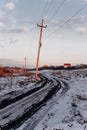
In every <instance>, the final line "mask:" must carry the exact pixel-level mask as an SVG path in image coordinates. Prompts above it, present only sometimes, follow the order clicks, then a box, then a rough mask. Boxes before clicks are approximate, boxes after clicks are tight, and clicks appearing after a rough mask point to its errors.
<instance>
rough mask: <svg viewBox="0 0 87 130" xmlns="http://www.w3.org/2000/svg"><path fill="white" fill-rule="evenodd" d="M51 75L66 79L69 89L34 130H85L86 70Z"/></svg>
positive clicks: (86, 111) (56, 72) (86, 110)
mask: <svg viewBox="0 0 87 130" xmlns="http://www.w3.org/2000/svg"><path fill="white" fill-rule="evenodd" d="M53 74H54V75H57V77H59V79H62V78H64V79H68V82H69V85H70V89H69V90H68V91H67V92H66V93H65V94H64V95H63V96H61V97H60V98H59V99H58V100H56V102H55V103H54V105H53V107H52V108H51V109H50V110H49V111H48V113H47V114H46V115H45V116H44V117H43V119H42V120H41V121H40V122H39V124H38V125H37V127H36V128H35V129H34V130H87V69H83V70H74V71H55V72H53ZM56 96H57V95H56Z"/></svg>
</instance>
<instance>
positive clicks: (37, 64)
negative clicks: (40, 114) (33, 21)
mask: <svg viewBox="0 0 87 130" xmlns="http://www.w3.org/2000/svg"><path fill="white" fill-rule="evenodd" d="M43 24H44V20H43V19H42V22H41V25H38V24H37V27H40V37H39V45H38V54H37V63H36V80H38V66H39V57H40V48H41V45H42V44H41V41H42V32H43V28H46V27H47V25H46V26H44V25H43Z"/></svg>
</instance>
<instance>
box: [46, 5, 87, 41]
mask: <svg viewBox="0 0 87 130" xmlns="http://www.w3.org/2000/svg"><path fill="white" fill-rule="evenodd" d="M86 6H87V4H85V5H84V6H83V7H81V8H80V9H79V10H78V11H77V12H75V13H74V14H73V15H72V16H71V17H70V18H69V19H67V20H66V21H65V22H64V23H62V24H61V25H60V26H59V27H58V29H56V30H55V31H53V32H52V33H50V34H49V35H48V36H47V38H46V39H48V38H49V37H50V36H52V35H53V34H54V33H55V32H57V31H59V30H60V29H61V28H62V27H63V26H64V25H65V24H67V23H68V22H69V21H71V20H72V18H73V17H75V16H76V15H77V14H79V13H80V12H81V11H82V10H83V9H84V8H86Z"/></svg>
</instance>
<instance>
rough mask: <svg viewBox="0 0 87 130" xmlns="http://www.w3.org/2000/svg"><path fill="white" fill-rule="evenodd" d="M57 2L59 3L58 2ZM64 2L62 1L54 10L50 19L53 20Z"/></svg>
mask: <svg viewBox="0 0 87 130" xmlns="http://www.w3.org/2000/svg"><path fill="white" fill-rule="evenodd" d="M58 2H59V1H58ZM65 2H66V0H63V1H62V2H61V3H60V5H59V7H58V8H57V9H56V10H55V12H54V13H53V15H52V17H51V18H54V17H55V15H56V14H57V13H58V11H59V10H60V9H61V8H62V6H63V5H64V3H65Z"/></svg>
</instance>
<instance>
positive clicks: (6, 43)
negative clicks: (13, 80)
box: [0, 0, 87, 67]
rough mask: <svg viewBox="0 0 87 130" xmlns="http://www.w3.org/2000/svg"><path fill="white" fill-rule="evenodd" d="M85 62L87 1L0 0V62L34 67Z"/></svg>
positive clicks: (86, 53) (86, 58)
mask: <svg viewBox="0 0 87 130" xmlns="http://www.w3.org/2000/svg"><path fill="white" fill-rule="evenodd" d="M42 19H44V25H47V28H46V29H43V38H42V47H41V55H40V66H41V65H44V64H48V65H60V64H63V63H71V64H73V65H74V64H82V63H83V64H84V63H87V0H0V64H2V65H14V66H17V65H21V66H23V65H24V57H25V56H26V57H27V66H28V67H35V64H36V57H37V48H38V40H39V29H40V28H38V27H37V24H41V20H42Z"/></svg>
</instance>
